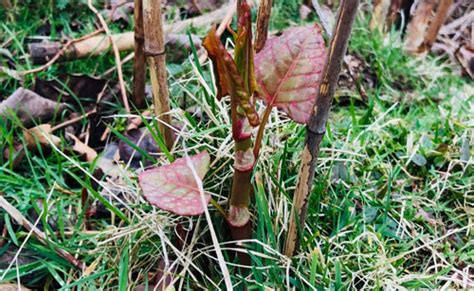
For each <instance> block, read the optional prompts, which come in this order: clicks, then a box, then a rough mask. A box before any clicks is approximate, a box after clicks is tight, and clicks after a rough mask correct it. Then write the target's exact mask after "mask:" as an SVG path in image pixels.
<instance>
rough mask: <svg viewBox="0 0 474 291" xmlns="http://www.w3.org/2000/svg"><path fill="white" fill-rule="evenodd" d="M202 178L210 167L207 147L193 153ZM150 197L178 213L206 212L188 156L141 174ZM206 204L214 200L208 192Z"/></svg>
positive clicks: (188, 214)
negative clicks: (205, 149) (187, 159)
mask: <svg viewBox="0 0 474 291" xmlns="http://www.w3.org/2000/svg"><path fill="white" fill-rule="evenodd" d="M190 159H191V161H192V164H193V165H194V168H195V170H196V173H197V174H198V176H199V178H200V179H203V178H204V176H205V175H206V173H207V171H208V170H209V164H210V157H209V154H208V153H207V151H203V152H201V153H199V154H197V155H195V156H192V157H190ZM138 181H139V183H140V187H141V188H142V190H143V194H144V195H145V198H146V200H148V202H150V204H153V205H155V206H157V207H159V208H161V209H163V210H166V211H169V212H173V213H175V214H178V215H183V216H190V215H199V214H202V213H203V212H204V210H205V209H204V208H203V205H202V201H201V196H200V195H201V193H200V192H199V188H198V186H197V184H196V180H195V179H194V176H193V172H192V170H191V168H189V166H188V165H187V164H186V158H181V159H177V160H175V161H174V162H173V163H172V164H169V165H166V166H161V167H158V168H155V169H151V170H147V171H144V172H143V173H141V174H140V175H139V177H138ZM205 200H206V204H207V203H209V200H211V196H210V195H206V196H205Z"/></svg>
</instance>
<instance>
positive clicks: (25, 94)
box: [0, 88, 65, 127]
mask: <svg viewBox="0 0 474 291" xmlns="http://www.w3.org/2000/svg"><path fill="white" fill-rule="evenodd" d="M64 108H65V106H64V104H62V103H58V102H55V101H51V100H49V99H46V98H44V97H41V96H40V95H38V94H36V93H35V92H33V91H30V90H28V89H24V88H18V89H17V90H16V91H15V92H14V93H13V94H12V95H10V97H8V98H7V99H6V100H5V101H3V102H2V103H0V117H1V118H7V117H8V116H9V115H10V114H11V113H12V112H13V114H15V115H16V117H18V119H19V120H20V121H21V122H22V123H23V125H24V126H25V127H30V126H32V125H34V124H35V122H37V123H42V122H47V121H49V120H50V119H51V118H52V117H53V116H54V114H57V113H60V112H61V111H62V110H64Z"/></svg>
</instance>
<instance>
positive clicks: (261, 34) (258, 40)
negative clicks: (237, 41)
mask: <svg viewBox="0 0 474 291" xmlns="http://www.w3.org/2000/svg"><path fill="white" fill-rule="evenodd" d="M271 13H272V0H260V6H259V7H258V16H257V30H256V35H255V51H256V52H257V53H258V52H259V51H261V50H262V49H263V47H264V46H265V42H266V41H267V37H268V25H269V23H270V15H271Z"/></svg>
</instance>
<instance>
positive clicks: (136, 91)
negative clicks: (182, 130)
mask: <svg viewBox="0 0 474 291" xmlns="http://www.w3.org/2000/svg"><path fill="white" fill-rule="evenodd" d="M134 18H135V46H134V51H135V59H134V62H133V103H134V104H135V106H136V107H137V108H144V107H145V105H146V104H145V78H146V56H145V50H144V48H145V33H144V31H143V30H144V29H143V7H142V0H135V9H134Z"/></svg>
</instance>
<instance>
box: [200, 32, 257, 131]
mask: <svg viewBox="0 0 474 291" xmlns="http://www.w3.org/2000/svg"><path fill="white" fill-rule="evenodd" d="M203 45H204V47H205V48H206V50H207V52H208V54H209V58H210V59H211V60H212V63H213V67H214V73H215V76H216V83H217V84H216V85H217V98H218V99H220V98H221V97H223V96H226V95H230V97H231V100H232V102H233V103H234V104H235V105H234V106H237V105H239V106H240V107H241V108H242V110H243V111H244V113H245V116H247V118H248V120H249V123H250V124H251V125H252V126H257V125H258V124H259V119H258V114H257V112H256V111H255V106H254V104H252V102H251V100H250V99H251V98H250V96H249V95H248V93H247V91H246V90H245V87H244V81H243V80H242V77H241V76H240V74H239V72H238V70H237V67H236V65H235V62H234V60H233V59H232V57H231V55H230V54H229V52H228V51H227V50H226V49H225V47H224V45H222V43H221V42H220V40H219V38H218V37H217V34H216V27H215V26H214V27H213V28H212V29H211V31H210V32H209V34H208V35H207V36H206V38H205V39H204V42H203Z"/></svg>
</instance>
